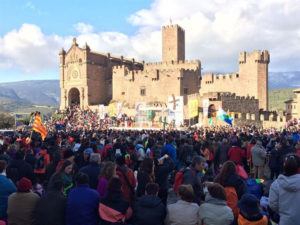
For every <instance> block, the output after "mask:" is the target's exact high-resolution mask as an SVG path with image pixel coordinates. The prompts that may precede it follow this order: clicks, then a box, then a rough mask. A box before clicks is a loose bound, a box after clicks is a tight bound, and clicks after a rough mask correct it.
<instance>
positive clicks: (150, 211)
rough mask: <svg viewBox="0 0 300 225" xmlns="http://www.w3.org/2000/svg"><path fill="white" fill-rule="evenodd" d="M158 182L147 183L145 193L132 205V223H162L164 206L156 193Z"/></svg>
mask: <svg viewBox="0 0 300 225" xmlns="http://www.w3.org/2000/svg"><path fill="white" fill-rule="evenodd" d="M158 188H159V186H158V184H155V183H148V184H147V186H146V195H144V196H142V197H141V198H140V199H139V200H138V201H137V202H136V203H135V204H134V207H133V216H134V217H133V224H134V225H163V224H164V219H165V217H166V207H165V205H164V204H163V203H162V202H161V200H160V198H159V197H157V194H158Z"/></svg>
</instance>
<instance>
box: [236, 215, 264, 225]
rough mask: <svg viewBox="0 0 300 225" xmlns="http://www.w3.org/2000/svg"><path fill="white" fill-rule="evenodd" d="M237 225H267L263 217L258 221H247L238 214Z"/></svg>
mask: <svg viewBox="0 0 300 225" xmlns="http://www.w3.org/2000/svg"><path fill="white" fill-rule="evenodd" d="M238 225H268V218H267V217H266V216H263V218H261V219H260V220H258V221H249V220H247V219H245V218H244V217H243V216H242V215H241V214H240V215H239V218H238Z"/></svg>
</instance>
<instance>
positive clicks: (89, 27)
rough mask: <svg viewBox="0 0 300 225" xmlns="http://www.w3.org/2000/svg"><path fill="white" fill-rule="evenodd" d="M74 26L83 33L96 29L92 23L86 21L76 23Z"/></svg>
mask: <svg viewBox="0 0 300 225" xmlns="http://www.w3.org/2000/svg"><path fill="white" fill-rule="evenodd" d="M74 27H75V29H76V30H77V31H78V32H79V33H81V34H86V33H92V32H93V30H94V27H93V26H92V25H90V24H85V23H77V24H75V25H74Z"/></svg>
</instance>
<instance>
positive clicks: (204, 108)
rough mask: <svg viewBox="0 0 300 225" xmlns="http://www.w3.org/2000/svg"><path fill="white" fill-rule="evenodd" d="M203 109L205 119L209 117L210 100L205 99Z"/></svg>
mask: <svg viewBox="0 0 300 225" xmlns="http://www.w3.org/2000/svg"><path fill="white" fill-rule="evenodd" d="M202 107H203V117H207V116H208V107H209V99H203V101H202Z"/></svg>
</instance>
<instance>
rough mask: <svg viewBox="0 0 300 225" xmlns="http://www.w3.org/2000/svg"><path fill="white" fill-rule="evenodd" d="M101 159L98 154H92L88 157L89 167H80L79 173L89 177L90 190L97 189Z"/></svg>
mask: <svg viewBox="0 0 300 225" xmlns="http://www.w3.org/2000/svg"><path fill="white" fill-rule="evenodd" d="M100 163H101V157H100V154H99V153H93V154H91V156H90V163H89V165H87V166H85V167H82V168H81V169H80V170H79V172H81V173H85V174H86V175H88V176H89V185H90V188H92V189H97V186H98V178H99V175H100V172H101V168H100Z"/></svg>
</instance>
